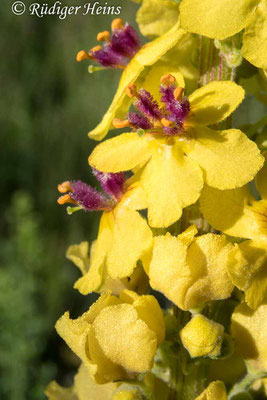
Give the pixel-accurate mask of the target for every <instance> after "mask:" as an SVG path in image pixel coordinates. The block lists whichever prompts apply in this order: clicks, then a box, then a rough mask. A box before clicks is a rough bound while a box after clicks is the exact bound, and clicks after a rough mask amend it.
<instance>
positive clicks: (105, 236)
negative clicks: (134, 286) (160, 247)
mask: <svg viewBox="0 0 267 400" xmlns="http://www.w3.org/2000/svg"><path fill="white" fill-rule="evenodd" d="M94 173H95V176H96V177H97V179H98V180H99V181H100V183H101V185H102V189H103V193H100V192H98V191H96V190H95V189H94V188H92V187H91V186H89V185H86V184H85V183H83V182H80V181H73V182H64V183H63V184H61V185H59V186H58V189H59V191H60V192H61V193H66V192H68V194H64V195H63V196H61V197H60V198H59V199H58V202H59V204H64V203H65V202H71V203H75V204H76V205H77V204H78V208H83V209H85V210H86V211H94V210H102V211H103V214H102V217H101V219H100V225H99V231H98V237H97V240H96V242H95V244H94V246H93V248H92V252H91V258H90V266H89V262H88V259H87V260H86V259H85V262H86V265H84V261H83V260H78V266H79V268H80V269H81V271H82V273H83V276H82V277H81V278H80V279H79V280H78V281H77V282H76V283H75V288H77V289H78V290H79V291H80V292H81V293H82V294H88V293H90V292H92V291H97V290H100V288H101V287H102V289H103V284H104V283H106V282H107V278H111V279H112V280H114V279H115V280H116V279H123V278H126V277H130V276H131V275H132V274H133V272H134V269H135V267H136V263H137V261H138V260H139V259H140V258H141V257H143V256H144V255H145V254H146V253H147V252H148V251H149V250H150V248H151V246H152V232H151V230H150V228H149V226H148V225H147V222H146V220H145V219H144V218H143V217H142V216H141V215H140V214H139V213H138V211H136V210H138V209H142V208H145V207H146V203H145V199H144V194H143V191H142V189H141V188H140V185H139V183H138V181H137V180H136V177H133V178H130V179H128V180H127V181H126V180H125V177H124V176H123V175H121V174H103V173H101V172H99V171H96V170H95V171H94ZM75 209H76V207H75V208H74V210H75ZM72 250H73V249H72ZM76 250H77V248H76ZM84 250H85V247H83V249H82V251H83V254H81V255H78V258H79V257H80V258H82V259H84V257H85V258H86V256H85V254H84ZM72 255H73V254H72ZM72 258H73V257H72ZM74 258H75V260H76V262H77V254H75V255H74ZM137 275H138V274H137ZM110 283H111V284H112V282H110Z"/></svg>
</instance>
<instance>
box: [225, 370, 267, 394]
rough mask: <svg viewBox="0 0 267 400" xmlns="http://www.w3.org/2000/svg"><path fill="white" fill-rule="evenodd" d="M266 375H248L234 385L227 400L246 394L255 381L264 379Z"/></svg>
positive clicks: (259, 373) (261, 373) (260, 373)
mask: <svg viewBox="0 0 267 400" xmlns="http://www.w3.org/2000/svg"><path fill="white" fill-rule="evenodd" d="M266 375H267V373H266V372H265V373H264V372H258V373H255V374H253V373H248V374H247V375H246V376H245V377H244V378H243V379H242V380H241V381H240V382H238V383H236V384H235V385H234V386H233V387H232V389H231V391H230V392H229V394H228V399H229V400H231V399H232V398H234V396H236V395H237V394H239V393H242V392H246V391H247V390H248V389H249V388H250V386H251V385H252V384H253V382H254V381H255V380H256V379H261V378H263V377H266Z"/></svg>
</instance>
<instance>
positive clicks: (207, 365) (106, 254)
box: [46, 0, 267, 400]
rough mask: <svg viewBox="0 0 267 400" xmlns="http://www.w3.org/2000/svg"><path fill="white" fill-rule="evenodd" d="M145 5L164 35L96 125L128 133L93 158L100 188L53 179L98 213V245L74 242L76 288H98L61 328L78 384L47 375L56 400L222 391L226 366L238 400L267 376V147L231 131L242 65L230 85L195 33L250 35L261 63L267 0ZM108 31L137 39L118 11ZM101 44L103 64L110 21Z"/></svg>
mask: <svg viewBox="0 0 267 400" xmlns="http://www.w3.org/2000/svg"><path fill="white" fill-rule="evenodd" d="M138 2H139V3H141V6H140V8H139V10H138V13H137V23H138V24H139V27H140V30H141V32H142V33H143V34H144V35H146V36H148V37H149V38H155V39H154V40H152V41H150V42H148V43H147V44H145V45H144V46H143V47H141V48H140V49H139V50H136V49H135V50H136V51H135V52H134V54H132V56H131V57H129V54H130V50H131V49H130V50H129V49H128V53H127V57H128V58H130V59H129V60H128V64H127V66H126V65H125V66H124V71H123V73H122V76H121V80H120V83H119V86H118V89H117V92H116V94H115V96H114V99H113V101H112V103H111V105H110V107H109V109H108V111H107V112H106V114H105V115H104V117H103V119H102V121H101V122H100V124H99V125H98V126H97V127H96V128H95V129H94V130H92V131H91V132H90V133H89V137H90V138H92V139H95V140H102V139H103V138H104V137H105V136H106V135H107V133H108V132H109V130H110V129H112V128H123V129H125V128H127V132H125V133H122V134H120V135H118V136H115V137H113V138H111V139H107V140H105V141H104V142H102V143H100V144H98V145H97V146H96V147H95V149H94V150H93V152H92V153H91V155H90V156H89V164H90V166H91V167H92V168H93V171H94V173H95V176H96V177H97V179H98V180H99V181H100V183H101V185H102V188H103V191H104V193H99V192H97V191H95V189H93V188H91V187H89V186H88V185H85V184H83V183H81V182H78V183H77V182H74V183H72V182H64V183H63V184H61V185H59V191H60V192H61V193H63V194H64V196H62V197H61V198H60V199H59V203H60V204H63V203H65V202H70V203H74V204H75V205H76V207H74V209H73V211H75V210H76V209H81V208H84V209H85V210H86V211H92V210H100V211H101V212H102V216H101V219H100V224H99V230H98V236H97V239H96V240H95V241H94V242H93V243H92V244H91V247H90V249H89V243H87V242H82V243H80V244H76V245H73V246H71V247H70V248H69V249H68V252H67V258H68V259H70V260H71V261H72V262H73V263H74V264H75V265H76V266H77V267H78V268H79V270H80V272H81V274H82V276H81V277H80V278H79V279H78V280H77V282H76V283H75V286H74V287H75V288H77V289H78V290H79V292H80V293H81V294H83V295H87V294H89V293H91V292H97V293H99V294H100V297H99V298H98V300H97V301H96V302H95V303H94V304H93V305H91V307H90V308H89V309H88V311H86V312H85V313H84V314H82V316H80V317H79V318H77V319H71V318H70V316H69V313H68V312H66V313H65V314H64V315H63V316H62V317H61V318H60V319H59V320H58V322H57V323H56V329H57V332H58V334H59V335H60V336H61V337H62V338H63V339H64V341H65V342H66V343H67V344H68V346H69V347H70V348H71V350H72V351H73V352H74V353H76V355H77V356H78V357H79V358H80V360H81V362H82V364H81V366H80V368H79V371H78V373H77V375H76V376H75V378H74V384H73V387H71V388H63V387H61V386H59V385H58V384H57V383H56V382H52V383H50V385H49V386H48V388H47V390H46V394H47V396H48V398H49V399H50V400H90V399H101V400H102V399H103V400H131V399H132V400H134V399H136V400H142V399H150V400H169V399H173V398H179V399H187V400H226V399H227V392H226V387H225V385H224V383H223V382H222V380H224V377H226V378H225V382H226V383H227V384H229V387H228V388H227V390H228V389H229V393H228V394H229V398H234V396H235V395H236V394H237V395H239V394H240V393H241V394H242V393H244V392H247V391H248V390H254V389H253V382H254V381H255V380H257V379H262V378H264V377H265V376H266V375H267V363H266V358H267V324H266V307H267V304H266V300H267V161H265V160H266V159H267V153H266V152H265V153H263V154H261V152H260V150H259V148H258V147H257V145H256V143H255V140H252V139H251V135H250V137H249V135H247V134H246V133H244V132H243V131H242V130H240V129H238V128H237V127H235V128H232V127H231V114H232V113H233V112H234V111H235V110H236V109H237V107H238V106H239V105H240V104H241V102H242V101H243V100H244V98H245V91H244V89H243V88H242V86H240V85H238V84H237V83H235V82H234V81H233V80H234V76H235V73H236V71H234V73H233V71H230V75H229V76H230V77H231V79H227V80H223V76H224V75H223V74H224V72H223V71H224V69H225V68H226V69H227V68H230V67H229V65H228V66H227V63H224V61H223V60H224V55H223V53H216V52H218V49H217V48H216V47H215V46H214V43H213V41H212V42H210V43H212V46H213V47H212V51H213V52H214V53H212V52H211V53H209V54H207V55H206V57H208V67H207V68H206V70H205V68H204V64H203V59H202V58H203V57H204V58H205V56H204V55H203V54H204V53H205V51H204V50H203V48H201V50H203V52H200V53H201V54H199V52H198V51H197V46H199V45H200V44H201V42H204V41H203V38H200V37H197V36H196V35H193V34H192V33H196V34H199V35H204V36H207V37H209V38H213V39H218V40H224V39H226V38H228V37H231V36H233V35H235V34H237V33H239V32H241V31H243V30H244V33H243V44H242V54H243V56H244V57H245V58H246V59H247V60H248V61H250V62H251V63H253V64H254V65H256V66H257V67H259V68H265V69H267V59H266V54H267V49H266V43H267V25H266V17H267V5H266V1H265V0H236V1H234V2H233V1H230V0H221V1H217V2H214V1H212V0H201V1H199V0H181V2H180V5H178V4H177V2H176V1H174V0H157V1H156V0H143V1H138ZM112 27H113V28H112V29H113V31H115V34H114V35H117V36H116V38H117V39H116V40H118V42H116V45H117V46H119V45H120V42H119V40H121V41H122V44H123V46H124V47H123V46H122V45H121V46H122V47H121V52H122V50H123V49H125V48H126V47H127V46H128V47H129V46H130V45H129V43H132V42H133V38H135V36H134V34H133V31H132V30H131V29H130V28H129V26H128V25H124V24H123V21H121V20H115V22H114V21H113V23H112ZM118 38H119V39H118ZM120 38H121V39H120ZM98 40H101V41H102V40H104V41H106V44H105V45H104V47H103V49H102V48H101V47H96V48H93V49H92V50H91V51H90V52H89V56H88V55H84V58H90V57H91V58H94V59H95V60H100V62H102V64H104V63H105V62H106V58H105V59H104V56H105V57H107V56H108V55H109V52H111V50H110V49H112V51H114V48H112V40H113V39H112V36H110V34H109V33H108V32H107V31H105V32H102V33H100V34H99V35H98ZM202 44H203V43H202ZM126 45H127V46H126ZM83 54H84V53H83ZM112 54H113V53H112ZM113 55H114V54H113ZM117 56H118V57H119V56H120V57H121V54H119V55H117ZM195 56H196V57H198V61H197V62H195V59H194V57H195ZM216 57H217V58H216ZM241 58H242V57H241ZM118 59H121V58H118ZM212 60H213V61H212ZM216 60H217V61H218V60H219V61H218V62H217V61H216ZM212 62H213V63H214V64H212ZM104 66H105V65H104ZM120 67H121V65H120ZM102 69H103V68H102ZM228 72H229V71H228ZM231 73H232V74H231ZM201 74H202V75H201ZM203 74H204V75H205V79H206V81H207V84H206V85H204V86H202V87H199V86H200V85H199V82H201V80H200V79H199V78H201V76H202V77H203ZM131 106H132V107H135V109H136V111H132V108H131V109H130V107H131ZM261 128H262V126H261V125H259V133H261V131H260V129H261ZM256 132H257V133H258V131H256ZM253 139H254V138H253ZM125 174H126V175H125ZM126 177H127V178H126ZM67 192H68V194H66V193H67ZM73 211H71V212H73ZM152 290H153V292H152ZM159 292H160V294H159ZM244 362H245V363H246V367H245V364H244ZM233 366H234V367H233ZM233 368H234V369H235V371H233ZM246 369H247V376H246V377H245V378H244V379H243V380H241V383H238V382H237V380H238V379H239V380H240V379H241V378H242V376H241V375H242V374H244V370H246ZM225 370H227V371H228V372H229V371H230V372H229V374H228V376H227V371H225ZM203 371H204V372H203ZM247 382H249V383H247ZM230 386H231V387H230ZM249 396H251V395H249ZM244 398H245V397H244Z"/></svg>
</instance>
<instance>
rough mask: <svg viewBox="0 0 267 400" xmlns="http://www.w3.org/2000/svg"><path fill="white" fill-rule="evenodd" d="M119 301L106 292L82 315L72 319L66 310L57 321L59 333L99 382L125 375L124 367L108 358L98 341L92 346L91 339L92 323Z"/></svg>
mask: <svg viewBox="0 0 267 400" xmlns="http://www.w3.org/2000/svg"><path fill="white" fill-rule="evenodd" d="M118 303H119V299H118V298H117V297H115V296H111V295H110V293H105V294H103V295H102V296H101V297H100V298H99V299H98V300H97V301H96V302H95V303H94V304H93V305H92V306H91V308H90V309H89V310H88V311H87V312H85V313H84V314H83V315H82V316H81V317H79V318H77V319H74V320H72V319H70V317H69V313H68V312H66V313H65V314H64V315H63V316H62V317H61V318H60V319H59V320H58V321H57V323H56V330H57V332H58V334H59V335H60V336H61V337H62V338H63V339H64V340H65V342H66V343H67V345H68V346H69V347H70V348H71V350H72V351H73V352H74V353H75V354H76V355H77V356H78V357H79V358H80V359H81V360H82V361H83V363H84V364H85V366H86V367H87V368H88V370H89V373H90V375H91V376H92V377H93V379H94V380H95V381H96V382H97V383H106V382H109V381H112V380H115V379H119V378H121V377H125V373H124V371H123V370H122V368H121V367H120V366H117V365H114V363H112V361H110V360H109V359H107V358H106V357H105V356H104V355H103V353H102V352H101V349H100V351H99V349H98V348H97V343H94V342H93V344H91V346H90V340H89V339H90V338H91V337H92V336H93V337H94V334H93V332H92V325H91V324H92V323H93V321H94V320H95V318H96V317H97V316H98V315H99V313H101V311H102V310H103V309H105V308H106V307H109V306H110V305H112V306H113V305H116V304H118ZM88 346H89V347H88ZM95 353H96V354H97V357H96V356H95Z"/></svg>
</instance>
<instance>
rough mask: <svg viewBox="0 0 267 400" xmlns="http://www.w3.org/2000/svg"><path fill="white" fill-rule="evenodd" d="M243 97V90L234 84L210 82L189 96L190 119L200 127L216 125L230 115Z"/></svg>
mask: <svg viewBox="0 0 267 400" xmlns="http://www.w3.org/2000/svg"><path fill="white" fill-rule="evenodd" d="M244 96H245V92H244V89H243V88H242V87H241V86H239V85H237V84H236V83H234V82H231V81H225V82H216V81H214V82H210V83H208V84H207V85H206V86H203V87H202V88H200V89H197V90H195V91H194V92H193V93H192V94H191V95H190V96H189V98H188V100H189V102H190V109H191V113H192V116H191V118H190V119H191V120H192V121H195V122H196V123H199V124H201V125H211V124H216V123H218V122H220V121H223V120H224V119H225V118H227V117H228V116H229V115H230V114H232V112H233V111H234V110H235V109H236V108H237V107H238V106H239V104H240V103H241V102H242V100H243V99H244Z"/></svg>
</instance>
